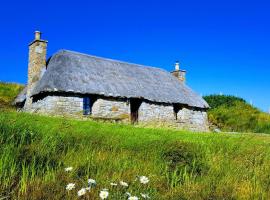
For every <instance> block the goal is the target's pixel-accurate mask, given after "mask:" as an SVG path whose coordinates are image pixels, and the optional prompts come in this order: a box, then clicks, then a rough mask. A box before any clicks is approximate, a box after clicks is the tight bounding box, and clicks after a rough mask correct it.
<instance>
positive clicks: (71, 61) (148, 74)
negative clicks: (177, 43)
mask: <svg viewBox="0 0 270 200" xmlns="http://www.w3.org/2000/svg"><path fill="white" fill-rule="evenodd" d="M45 92H69V93H76V94H97V95H102V96H107V97H117V98H140V99H146V100H149V101H152V102H160V103H170V104H173V103H178V104H185V105H188V106H191V107H198V108H208V104H207V103H206V102H205V101H204V100H203V99H202V97H200V96H199V95H198V94H196V93H195V92H193V91H192V90H191V89H190V88H189V87H187V86H186V85H184V84H182V83H180V82H179V81H178V79H177V78H176V77H174V76H173V75H171V74H170V73H169V72H167V71H165V70H163V69H160V68H155V67H147V66H142V65H137V64H131V63H126V62H122V61H116V60H111V59H106V58H100V57H96V56H91V55H86V54H81V53H77V52H72V51H67V50H61V51H59V52H57V53H56V54H54V55H53V56H52V57H51V59H50V61H49V62H48V65H47V71H46V72H45V73H44V75H43V76H42V78H41V80H40V81H39V83H38V84H37V86H36V88H35V89H34V90H33V93H32V96H34V95H38V94H40V93H45Z"/></svg>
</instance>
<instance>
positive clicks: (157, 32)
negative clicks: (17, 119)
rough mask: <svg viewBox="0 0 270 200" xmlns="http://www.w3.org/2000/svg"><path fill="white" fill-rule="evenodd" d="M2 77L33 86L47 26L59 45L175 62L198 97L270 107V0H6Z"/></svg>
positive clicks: (147, 61)
mask: <svg viewBox="0 0 270 200" xmlns="http://www.w3.org/2000/svg"><path fill="white" fill-rule="evenodd" d="M0 19H1V20H0V25H1V27H0V44H1V47H0V68H1V72H0V80H1V81H9V82H19V83H26V76H27V59H28V46H27V45H28V43H29V42H30V41H32V39H33V32H34V31H35V30H40V31H42V32H43V38H44V39H47V40H48V41H49V43H48V56H50V55H52V54H53V53H54V52H56V51H57V50H59V49H69V50H74V51H80V52H84V53H88V54H93V55H97V56H103V57H109V58H114V59H119V60H124V61H128V62H134V63H139V64H144V65H151V66H157V67H162V68H164V69H166V70H169V71H170V70H172V69H173V64H174V61H175V60H180V62H181V67H182V68H184V69H186V70H187V72H188V74H187V83H188V85H189V86H191V87H192V88H193V89H194V90H195V91H197V92H198V93H199V94H203V95H206V94H212V93H220V92H222V93H223V94H232V95H237V96H241V97H243V98H245V99H246V100H247V101H249V102H250V101H251V100H252V102H253V103H254V104H255V105H256V106H257V107H259V108H261V109H262V110H264V111H267V110H268V109H269V108H270V3H268V2H267V1H260V0H257V1H237V0H234V1H231V0H226V1H217V0H215V1H208V0H204V1H192V0H186V1H181V0H178V1H176V0H175V1H173V0H164V1H158V0H155V1H154V0H144V1H142V0H122V1H120V0H111V1H109V0H95V1H91V0H89V1H81V0H76V1H68V0H65V1H56V0H54V1H51V0H48V1H36V0H35V1H27V0H25V1H5V2H4V1H3V2H1V7H0Z"/></svg>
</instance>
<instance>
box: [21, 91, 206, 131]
mask: <svg viewBox="0 0 270 200" xmlns="http://www.w3.org/2000/svg"><path fill="white" fill-rule="evenodd" d="M25 110H26V111H29V112H35V113H41V114H47V115H64V116H72V117H83V98H82V97H69V96H47V97H45V98H43V99H42V100H39V101H37V102H33V104H32V105H31V107H30V108H29V107H28V108H27V109H25ZM138 112H139V118H138V124H141V125H151V126H159V127H160V126H162V127H166V126H167V127H173V128H177V129H188V130H192V131H208V119H207V113H206V112H205V111H197V110H192V109H189V108H182V109H181V110H179V112H178V113H177V114H175V113H174V109H173V106H172V105H162V104H154V103H148V102H142V104H141V105H140V108H139V111H138ZM91 117H93V118H102V119H112V120H116V121H123V122H129V121H130V104H129V103H128V102H127V101H121V100H116V99H110V100H109V99H101V98H99V99H97V100H96V101H95V102H94V104H93V106H92V114H91Z"/></svg>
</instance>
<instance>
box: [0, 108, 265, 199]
mask: <svg viewBox="0 0 270 200" xmlns="http://www.w3.org/2000/svg"><path fill="white" fill-rule="evenodd" d="M269 144H270V138H269V137H268V136H267V135H256V134H237V135H236V134H232V135H226V134H212V133H190V132H183V131H176V130H168V129H150V128H139V127H133V126H129V125H121V124H110V123H98V122H93V121H77V120H71V119H66V118H54V117H41V116H37V115H31V114H25V113H16V112H11V111H9V112H7V111H5V112H1V113H0V182H1V184H0V198H2V197H7V198H10V199H77V198H78V197H77V194H76V191H77V190H79V189H80V188H81V187H84V182H85V181H86V180H87V179H88V178H94V179H96V180H97V183H98V184H97V188H96V189H95V190H93V191H92V192H90V193H88V194H87V196H86V197H83V198H85V199H98V191H99V190H100V189H102V188H108V189H109V192H110V194H111V196H110V199H127V198H126V197H120V196H119V195H120V194H121V192H122V190H121V189H115V190H114V189H112V188H111V187H110V182H117V181H120V180H124V181H127V182H128V183H133V181H134V177H136V176H138V175H146V176H148V177H149V178H150V182H149V185H147V186H146V187H142V186H140V185H136V184H130V187H129V188H128V189H127V191H129V192H131V193H132V194H134V195H140V194H139V193H140V192H143V191H147V193H149V195H150V196H151V198H152V199H269V197H270V191H269V189H270V156H269V155H270V154H269V153H270V147H269ZM67 166H72V167H74V170H73V171H72V172H71V173H68V174H67V173H65V171H64V168H65V167H67ZM77 180H80V181H77ZM74 181H77V182H76V184H77V185H76V190H74V191H71V192H69V193H68V192H67V191H66V190H65V186H66V184H67V183H70V182H74ZM113 190H114V192H113Z"/></svg>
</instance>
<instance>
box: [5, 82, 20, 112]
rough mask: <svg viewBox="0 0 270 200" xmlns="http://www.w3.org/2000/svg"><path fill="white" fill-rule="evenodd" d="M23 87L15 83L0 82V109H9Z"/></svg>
mask: <svg viewBox="0 0 270 200" xmlns="http://www.w3.org/2000/svg"><path fill="white" fill-rule="evenodd" d="M23 87H24V86H23V85H20V84H16V83H4V82H0V109H1V108H11V107H12V105H11V104H12V102H13V100H14V99H15V97H16V96H17V95H18V93H19V92H20V91H21V90H22V89H23Z"/></svg>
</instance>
